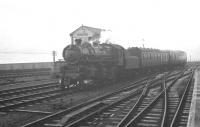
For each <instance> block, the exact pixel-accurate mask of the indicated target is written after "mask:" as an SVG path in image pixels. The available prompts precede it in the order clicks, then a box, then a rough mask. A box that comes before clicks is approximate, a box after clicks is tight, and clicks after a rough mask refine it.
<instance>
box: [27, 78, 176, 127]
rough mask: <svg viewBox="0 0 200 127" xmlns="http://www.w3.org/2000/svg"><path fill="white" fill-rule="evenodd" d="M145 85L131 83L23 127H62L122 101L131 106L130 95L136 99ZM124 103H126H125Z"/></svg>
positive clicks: (143, 83)
mask: <svg viewBox="0 0 200 127" xmlns="http://www.w3.org/2000/svg"><path fill="white" fill-rule="evenodd" d="M172 77H173V78H172ZM172 77H171V78H170V76H169V79H168V80H172V79H174V75H173V76H172ZM150 79H152V80H151V82H149V84H152V83H154V84H155V82H159V81H161V80H160V79H153V78H152V77H151V78H150ZM146 83H147V80H146V79H143V80H142V81H138V82H135V83H131V84H132V86H129V87H127V88H124V89H120V90H118V91H116V92H114V93H110V94H107V95H104V96H101V97H98V98H96V99H93V100H90V101H87V102H84V103H81V104H79V105H77V106H74V107H72V108H69V109H66V110H63V111H60V112H57V113H55V114H52V115H49V116H46V117H44V118H41V119H39V120H37V121H34V122H32V123H29V124H27V125H24V127H32V126H35V127H37V126H64V125H66V124H73V123H74V122H76V120H77V121H79V120H80V119H82V117H83V116H87V115H89V116H90V115H91V114H93V113H94V112H95V111H97V109H98V110H104V109H107V108H108V107H110V106H111V105H113V104H115V103H117V104H120V102H121V101H122V100H132V102H131V103H132V104H133V103H134V101H135V99H133V98H132V96H131V95H134V96H135V98H137V97H138V96H139V93H141V92H142V91H143V88H144V87H145V84H146ZM131 98H132V99H131ZM112 99H114V100H113V102H112ZM116 99H117V100H116ZM124 102H125V103H126V101H124ZM131 103H130V104H131ZM86 113H87V115H86ZM88 113H89V114H88ZM90 113H91V114H90Z"/></svg>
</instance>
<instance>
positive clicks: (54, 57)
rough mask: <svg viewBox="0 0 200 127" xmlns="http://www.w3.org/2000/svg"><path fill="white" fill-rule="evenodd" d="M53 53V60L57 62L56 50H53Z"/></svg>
mask: <svg viewBox="0 0 200 127" xmlns="http://www.w3.org/2000/svg"><path fill="white" fill-rule="evenodd" d="M52 55H53V62H54V63H55V62H56V51H53V52H52Z"/></svg>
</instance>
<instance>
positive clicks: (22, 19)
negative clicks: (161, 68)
mask: <svg viewBox="0 0 200 127" xmlns="http://www.w3.org/2000/svg"><path fill="white" fill-rule="evenodd" d="M199 13H200V1H199V0H196V1H195V0H98V1H97V0H63V1H61V0H0V44H1V46H0V50H1V51H35V52H47V51H52V50H56V51H58V52H61V51H62V49H63V48H64V47H65V46H66V45H67V44H69V43H70V37H69V34H70V33H71V32H72V31H74V30H75V29H77V28H78V27H79V26H81V25H82V24H83V25H86V26H91V27H97V28H103V29H106V30H111V31H112V32H111V33H112V34H111V35H110V38H111V40H113V41H114V43H117V44H119V45H122V46H124V47H125V48H127V47H130V46H139V47H142V43H144V45H145V47H150V48H159V49H171V50H184V51H186V52H187V53H188V55H191V56H192V59H194V60H196V59H199V60H200V55H199V54H200V50H199V49H200V38H199V37H200V14H199ZM143 39H144V41H142V40H143Z"/></svg>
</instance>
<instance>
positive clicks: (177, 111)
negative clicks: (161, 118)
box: [170, 71, 194, 127]
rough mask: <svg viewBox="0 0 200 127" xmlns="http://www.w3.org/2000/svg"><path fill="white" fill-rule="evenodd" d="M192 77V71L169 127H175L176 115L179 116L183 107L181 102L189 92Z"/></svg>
mask: <svg viewBox="0 0 200 127" xmlns="http://www.w3.org/2000/svg"><path fill="white" fill-rule="evenodd" d="M193 75H194V71H193V73H192V74H191V76H190V77H189V80H188V82H187V86H186V88H185V90H184V93H183V95H182V97H181V100H180V102H179V105H178V107H177V110H176V113H175V115H174V117H173V119H172V122H171V124H170V127H176V125H177V119H178V114H180V111H181V108H182V107H183V102H184V101H185V100H186V97H187V92H188V91H189V86H190V84H191V82H192V79H193Z"/></svg>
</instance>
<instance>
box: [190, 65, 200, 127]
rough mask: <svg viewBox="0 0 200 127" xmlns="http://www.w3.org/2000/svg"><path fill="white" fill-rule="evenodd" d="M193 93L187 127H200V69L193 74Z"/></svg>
mask: <svg viewBox="0 0 200 127" xmlns="http://www.w3.org/2000/svg"><path fill="white" fill-rule="evenodd" d="M194 78H195V81H194V91H193V95H192V102H191V106H190V113H189V118H188V123H187V127H200V68H199V69H197V70H196V71H195V74H194Z"/></svg>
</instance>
